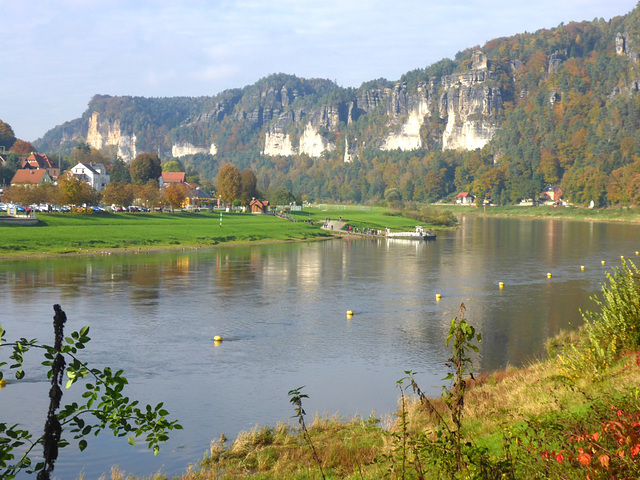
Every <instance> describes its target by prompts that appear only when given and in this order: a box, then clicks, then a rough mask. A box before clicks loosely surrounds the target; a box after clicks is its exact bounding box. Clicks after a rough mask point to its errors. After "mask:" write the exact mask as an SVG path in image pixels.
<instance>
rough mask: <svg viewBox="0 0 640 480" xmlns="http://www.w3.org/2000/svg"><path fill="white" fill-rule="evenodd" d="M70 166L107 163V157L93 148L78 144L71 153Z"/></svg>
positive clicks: (82, 143) (84, 143)
mask: <svg viewBox="0 0 640 480" xmlns="http://www.w3.org/2000/svg"><path fill="white" fill-rule="evenodd" d="M71 162H72V165H77V164H78V163H86V164H91V163H108V162H109V157H107V156H106V155H105V154H103V153H101V152H100V151H98V150H96V149H95V148H93V147H92V146H91V145H89V144H88V143H86V142H79V143H78V144H77V145H76V146H75V148H74V149H73V150H72V151H71Z"/></svg>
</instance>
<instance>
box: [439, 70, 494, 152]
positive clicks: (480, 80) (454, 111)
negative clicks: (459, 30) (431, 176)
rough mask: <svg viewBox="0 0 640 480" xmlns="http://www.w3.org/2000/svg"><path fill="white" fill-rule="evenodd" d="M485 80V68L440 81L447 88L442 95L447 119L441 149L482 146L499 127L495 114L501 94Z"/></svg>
mask: <svg viewBox="0 0 640 480" xmlns="http://www.w3.org/2000/svg"><path fill="white" fill-rule="evenodd" d="M486 80H487V73H486V71H484V70H472V71H470V72H467V73H463V74H459V75H451V76H449V77H446V79H445V80H443V83H444V82H445V81H446V83H445V87H446V88H447V91H446V94H445V96H443V98H442V104H443V106H444V110H445V112H446V113H445V114H446V118H447V126H446V127H445V131H444V133H443V136H442V149H443V150H447V149H449V150H474V149H477V148H482V147H484V146H485V145H486V144H487V143H489V141H490V140H491V138H492V137H493V135H494V134H495V133H496V131H497V130H498V126H497V124H496V121H495V118H494V114H495V111H496V109H497V108H499V106H500V105H502V97H501V94H500V91H499V90H494V89H491V88H489V87H487V86H485V85H486V84H485V81H486Z"/></svg>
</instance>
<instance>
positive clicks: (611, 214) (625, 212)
mask: <svg viewBox="0 0 640 480" xmlns="http://www.w3.org/2000/svg"><path fill="white" fill-rule="evenodd" d="M434 206H436V207H437V208H440V209H442V210H447V211H450V212H452V213H454V214H456V215H481V216H496V217H507V218H508V217H513V218H520V217H531V218H541V219H547V218H557V219H561V220H582V221H588V222H622V223H640V208H639V207H615V208H614V207H611V208H585V207H576V206H568V207H564V206H551V205H540V206H535V207H533V206H514V205H507V206H490V207H485V206H480V207H476V206H475V205H445V204H436V205H434Z"/></svg>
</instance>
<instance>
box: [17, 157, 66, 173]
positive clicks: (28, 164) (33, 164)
mask: <svg viewBox="0 0 640 480" xmlns="http://www.w3.org/2000/svg"><path fill="white" fill-rule="evenodd" d="M20 167H21V168H22V169H25V170H46V171H47V173H48V174H49V176H50V177H51V178H53V179H57V178H58V176H59V175H60V169H59V168H57V167H56V166H54V164H53V162H52V161H51V160H50V159H49V157H47V156H46V155H45V154H41V153H35V152H31V154H30V155H29V156H27V157H26V158H25V159H23V160H22V162H21V165H20Z"/></svg>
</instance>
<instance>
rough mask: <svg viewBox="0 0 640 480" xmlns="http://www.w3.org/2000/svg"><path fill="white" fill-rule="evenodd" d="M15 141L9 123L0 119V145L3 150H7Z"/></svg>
mask: <svg viewBox="0 0 640 480" xmlns="http://www.w3.org/2000/svg"><path fill="white" fill-rule="evenodd" d="M15 141H16V136H15V134H14V133H13V128H11V125H9V124H8V123H5V122H3V121H2V120H0V147H4V148H5V150H9V149H10V148H11V147H12V146H13V144H14V143H15Z"/></svg>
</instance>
